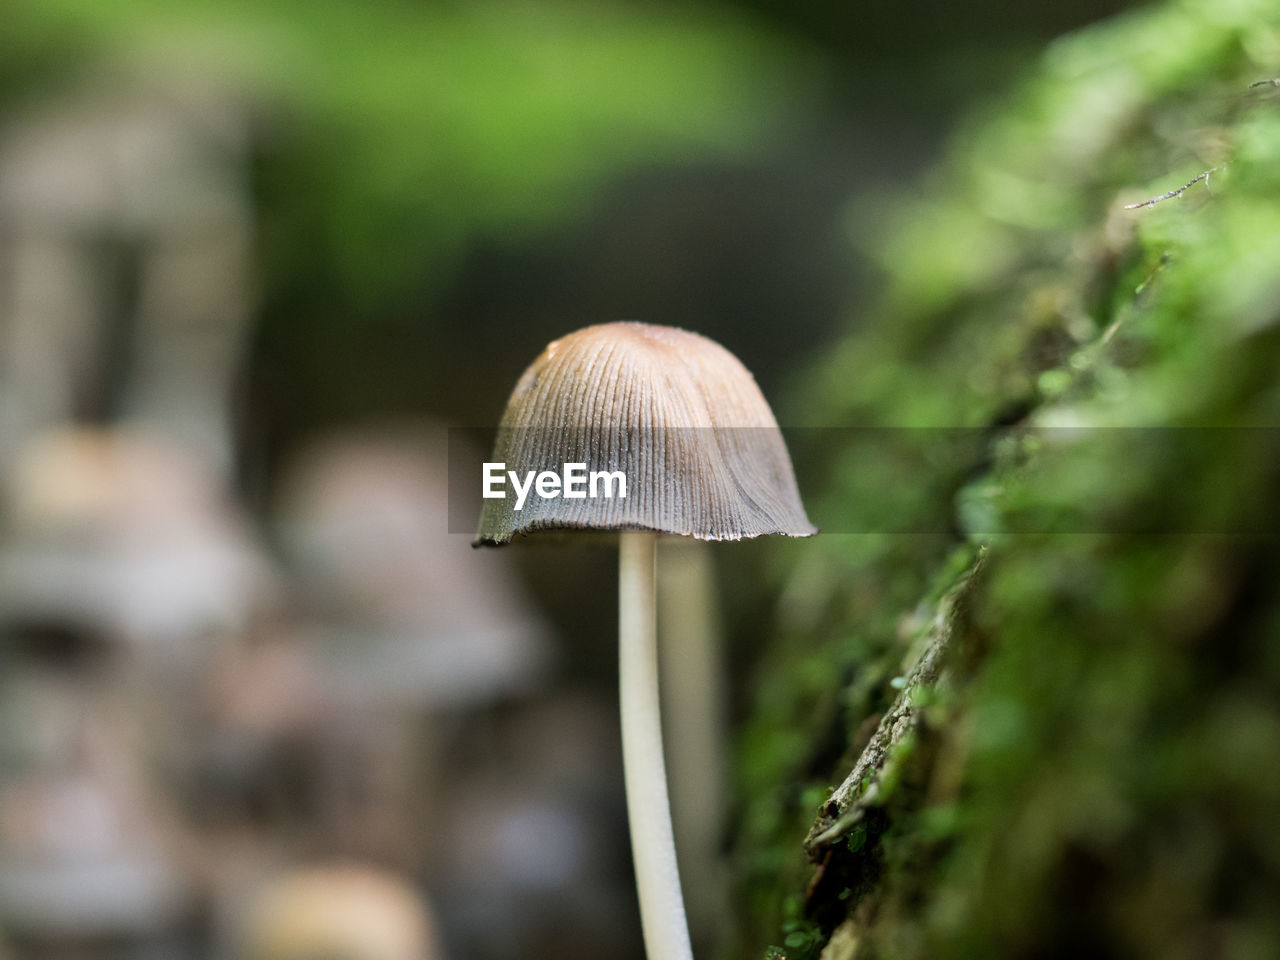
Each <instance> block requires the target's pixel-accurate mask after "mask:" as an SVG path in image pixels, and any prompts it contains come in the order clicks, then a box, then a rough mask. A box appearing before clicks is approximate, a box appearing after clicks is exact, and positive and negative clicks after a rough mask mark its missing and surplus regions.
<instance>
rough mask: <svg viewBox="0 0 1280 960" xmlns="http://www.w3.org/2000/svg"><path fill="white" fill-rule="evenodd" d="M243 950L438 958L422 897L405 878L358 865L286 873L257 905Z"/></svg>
mask: <svg viewBox="0 0 1280 960" xmlns="http://www.w3.org/2000/svg"><path fill="white" fill-rule="evenodd" d="M244 936H245V943H244V944H243V952H242V954H241V955H243V956H245V957H248V958H250V960H308V958H312V957H333V958H335V960H336V958H341V960H436V958H438V957H439V956H440V955H441V954H440V949H439V945H438V943H437V942H436V933H435V923H434V921H433V918H432V915H431V912H430V911H429V909H428V907H427V905H426V903H425V901H424V900H423V899H422V897H421V896H420V895H419V894H418V892H417V891H416V890H415V889H414V888H413V887H411V886H410V885H409V884H408V883H407V882H406V881H404V880H402V879H400V878H399V877H398V876H396V875H394V874H391V873H387V872H385V871H382V870H379V869H376V868H373V867H365V866H358V865H354V864H352V865H334V866H315V867H309V868H305V869H301V870H298V871H296V872H294V873H290V874H286V875H285V876H284V877H282V878H280V879H278V880H276V881H275V882H274V883H272V884H271V885H269V886H268V888H267V889H266V890H264V891H263V892H262V894H261V896H260V898H259V900H258V902H257V904H256V905H255V908H254V909H253V910H252V915H251V916H250V918H249V921H248V929H247V930H246V931H245V935H244Z"/></svg>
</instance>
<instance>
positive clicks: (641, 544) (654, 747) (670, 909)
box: [618, 531, 693, 960]
mask: <svg viewBox="0 0 1280 960" xmlns="http://www.w3.org/2000/svg"><path fill="white" fill-rule="evenodd" d="M657 540H658V538H657V535H656V534H653V533H649V532H647V531H636V532H630V531H628V532H626V533H623V534H621V535H620V537H619V545H618V681H619V700H620V702H621V706H622V766H623V773H624V776H625V779H626V784H627V817H628V820H629V821H630V823H631V854H632V858H633V859H634V860H635V866H636V889H637V891H638V892H639V895H640V923H641V926H642V927H643V929H644V943H645V951H646V953H647V954H648V956H649V957H650V958H652V960H692V958H693V948H692V947H691V946H690V945H689V928H688V925H687V923H686V921H685V915H684V899H683V897H682V896H681V893H680V871H679V868H678V867H677V866H676V845H675V839H674V837H673V834H672V830H671V807H670V804H669V802H668V800H667V774H666V768H665V766H664V764H663V759H662V717H661V714H660V713H659V709H658V645H657V616H656V606H655V601H656V597H657V590H656V587H655V581H656V570H657V562H656V557H657V551H656V546H657Z"/></svg>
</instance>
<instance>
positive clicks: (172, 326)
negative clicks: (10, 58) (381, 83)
mask: <svg viewBox="0 0 1280 960" xmlns="http://www.w3.org/2000/svg"><path fill="white" fill-rule="evenodd" d="M182 62H183V61H182V58H181V56H176V55H175V56H171V57H170V58H169V59H168V60H167V62H166V63H165V64H163V65H161V64H158V63H148V64H146V68H145V69H144V68H143V65H142V64H135V65H134V66H133V67H131V68H130V70H131V73H132V75H133V78H130V77H123V76H118V75H111V76H98V77H93V78H92V79H91V80H88V81H85V82H84V83H83V86H82V87H80V88H74V92H72V93H71V94H64V95H63V96H62V97H60V98H57V99H52V100H47V101H42V102H36V103H35V104H33V105H30V106H28V107H27V109H26V111H25V113H24V114H23V115H22V116H20V117H19V118H17V119H14V120H12V121H11V122H10V123H9V124H8V125H7V127H6V128H5V129H2V130H0V274H3V275H4V277H5V282H4V283H3V284H2V285H0V316H3V317H4V322H3V323H0V467H3V466H4V465H5V464H6V462H8V461H9V459H10V458H11V457H12V456H14V455H15V454H16V452H17V451H18V450H19V449H20V448H21V446H22V445H23V444H24V442H25V441H27V440H28V439H29V438H30V437H31V436H32V435H33V434H35V433H38V432H40V431H42V430H45V429H48V428H50V427H56V426H59V425H62V424H67V423H72V422H85V421H89V422H118V421H125V422H128V423H138V424H145V425H147V426H148V427H150V428H151V429H153V430H155V431H158V432H160V433H161V434H163V435H165V436H167V437H169V438H170V439H171V440H173V441H175V442H177V443H178V444H180V445H181V446H183V447H184V448H185V449H187V450H189V451H190V452H192V453H193V454H194V455H195V456H197V457H198V458H199V459H201V460H202V461H204V462H205V463H206V464H208V466H209V468H210V469H212V470H213V471H214V472H215V474H216V475H218V476H219V477H220V478H223V477H225V476H226V475H227V473H228V470H229V467H230V465H231V455H232V443H231V437H230V430H229V409H230V407H229V400H230V389H231V384H232V379H233V375H234V371H235V367H236V365H237V364H238V363H239V360H240V353H241V348H242V339H243V333H244V330H245V326H246V323H247V321H248V318H249V316H250V312H251V307H252V300H253V294H252V290H253V285H252V283H251V280H250V278H251V271H250V266H249V264H250V256H251V242H252V223H251V214H250V204H249V199H248V194H247V188H246V173H247V150H248V142H249V136H248V126H249V125H248V116H247V110H246V109H245V107H244V106H243V105H242V104H241V103H239V102H238V99H237V97H236V96H234V95H233V94H232V92H231V90H230V89H229V87H228V85H227V84H226V83H225V82H219V81H217V80H215V79H214V78H212V77H210V76H206V75H203V74H201V73H200V72H198V71H196V70H194V69H193V68H191V66H190V61H188V62H187V63H185V64H184V65H183V66H182V67H179V66H177V64H179V63H182ZM143 76H145V77H146V79H145V80H143V79H142V77H143Z"/></svg>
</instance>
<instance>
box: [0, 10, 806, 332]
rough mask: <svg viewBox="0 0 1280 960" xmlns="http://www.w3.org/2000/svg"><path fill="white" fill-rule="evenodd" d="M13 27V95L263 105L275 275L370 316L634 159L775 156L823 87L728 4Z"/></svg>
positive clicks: (47, 22) (94, 18)
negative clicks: (150, 85)
mask: <svg viewBox="0 0 1280 960" xmlns="http://www.w3.org/2000/svg"><path fill="white" fill-rule="evenodd" d="M4 16H5V29H4V30H3V31H0V63H3V65H4V66H3V72H0V84H2V87H0V89H3V90H4V91H5V94H6V99H8V100H9V101H10V103H11V104H12V103H13V102H15V101H18V100H21V99H23V98H29V97H31V96H34V95H44V94H47V93H48V92H49V91H50V89H59V88H61V89H68V88H70V89H74V84H75V83H77V82H78V81H83V80H89V81H91V82H93V83H95V84H96V83H99V82H100V80H101V76H102V75H104V74H105V75H115V74H124V75H126V76H132V77H134V78H137V77H140V76H141V77H145V76H150V77H151V78H152V79H153V80H154V81H155V82H158V83H160V84H163V83H164V82H165V80H166V77H167V75H169V74H172V75H174V76H175V77H177V76H182V75H183V73H184V72H185V73H186V74H188V75H189V74H190V73H193V72H194V73H195V74H196V75H200V74H201V73H203V75H204V76H205V77H207V79H208V80H209V82H210V83H212V84H219V85H223V86H225V87H226V88H228V89H230V90H231V91H233V92H235V93H237V94H239V95H241V96H243V97H244V98H245V100H246V105H247V107H248V108H249V110H250V112H251V113H252V114H253V116H254V117H255V118H256V121H257V125H258V128H259V137H260V140H259V149H260V150H261V151H262V152H263V154H264V167H263V171H262V172H263V174H264V176H263V178H262V179H260V182H259V183H258V184H257V191H258V193H259V198H258V199H259V201H260V203H261V208H260V213H261V215H262V216H263V217H264V220H265V222H264V231H265V234H264V239H265V241H266V250H265V253H266V264H267V269H268V271H280V272H281V273H282V274H283V276H282V275H280V274H277V273H272V274H270V275H269V276H268V280H271V281H276V282H281V281H287V280H288V278H290V277H292V278H293V279H294V280H295V281H296V282H315V283H319V284H320V285H321V286H324V287H325V288H326V289H328V290H329V291H330V292H331V293H336V294H337V295H338V296H340V297H341V298H342V300H343V301H344V302H345V305H347V306H350V307H355V306H361V305H364V306H367V305H368V304H369V302H370V301H371V300H377V299H378V298H380V297H382V298H385V297H388V296H393V295H394V294H395V293H396V291H398V290H402V289H403V287H404V286H405V285H406V284H409V283H411V282H412V283H413V284H415V285H416V284H418V283H420V282H421V280H422V278H423V277H424V276H430V275H434V276H447V275H448V272H449V271H450V270H451V269H453V268H454V267H455V266H456V257H457V256H458V254H459V253H460V251H462V250H463V249H464V248H465V245H466V242H467V240H468V238H470V237H471V236H473V235H475V234H476V233H478V232H481V231H483V230H485V229H495V228H500V231H501V233H502V234H503V235H504V236H507V237H519V236H521V235H522V234H523V232H525V231H528V230H530V229H533V228H539V227H543V228H545V227H546V226H547V225H548V223H549V222H554V221H556V220H560V219H564V218H570V217H572V216H574V215H575V214H577V213H580V212H581V210H582V209H583V207H584V205H586V204H588V203H589V202H590V200H591V199H592V197H593V194H594V191H595V190H596V189H597V188H598V186H599V185H600V183H601V181H602V180H603V179H604V178H605V177H607V176H608V175H610V174H611V173H615V172H616V171H617V170H618V169H619V168H620V167H622V166H625V165H638V164H644V163H656V162H661V161H670V160H672V159H674V158H677V157H681V156H688V155H690V154H698V153H706V152H712V153H720V154H741V153H743V152H746V151H749V150H751V149H752V148H753V147H758V146H759V145H760V143H761V141H762V139H764V138H766V137H767V136H769V135H774V136H776V135H778V134H779V132H780V129H781V128H780V126H779V123H780V121H781V118H782V110H783V108H784V107H786V106H788V105H791V106H795V97H796V94H797V93H798V91H799V90H800V89H801V87H802V79H801V74H802V71H803V65H802V63H801V61H800V59H799V57H798V55H797V53H796V52H795V51H791V50H788V49H787V48H786V47H785V46H784V45H783V44H781V43H780V42H779V41H778V40H777V39H776V38H772V37H770V36H768V35H766V34H763V33H761V32H759V31H757V30H754V29H752V28H751V26H750V24H749V23H748V22H745V21H744V20H743V19H741V18H740V17H733V16H731V15H729V14H726V13H724V12H717V11H716V9H715V8H710V7H708V8H705V9H700V10H692V9H686V10H678V9H673V8H657V9H643V8H636V7H629V6H624V5H619V4H592V5H589V8H588V7H587V5H583V4H577V3H572V2H553V3H539V4H516V3H495V2H479V3H467V4H424V3H417V2H409V0H380V2H374V3H358V2H353V0H281V2H277V3H269V4H262V3H250V2H245V0H230V2H213V0H131V2H125V3H96V2H92V0H11V2H9V3H7V4H6V9H5V15H4ZM179 67H180V68H181V70H179V69H178V68H179Z"/></svg>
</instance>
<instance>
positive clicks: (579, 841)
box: [0, 0, 1124, 960]
mask: <svg viewBox="0 0 1280 960" xmlns="http://www.w3.org/2000/svg"><path fill="white" fill-rule="evenodd" d="M1121 6H1124V4H1122V3H1121V2H1120V0H1087V2H1084V3H1079V4H1074V5H1063V4H1055V3H1051V2H1049V0H1035V2H1030V3H1028V2H1018V3H1015V2H1013V0H972V2H970V3H968V4H964V5H956V4H947V3H940V2H936V0H904V2H902V3H898V4H893V5H869V6H867V7H866V8H865V9H857V10H855V9H847V10H836V9H833V8H831V7H830V6H829V5H827V4H822V3H814V2H802V3H794V2H792V3H783V2H781V0H739V2H736V3H735V2H726V3H721V4H681V3H666V4H658V5H654V4H639V3H623V2H608V3H585V2H582V3H573V2H563V3H539V4H527V3H526V4H515V3H500V2H499V3H491V2H481V3H467V4H462V3H450V2H435V3H427V2H412V0H378V2H363V3H358V2H355V0H307V2H304V0H280V2H276V3H273V4H269V5H268V4H255V3H248V2H243V0H230V2H221V3H214V2H212V0H210V2H201V0H187V2H179V0H139V2H132V3H122V4H103V3H97V2H92V0H8V2H6V3H5V4H4V6H3V8H2V9H0V664H2V666H0V956H2V957H4V958H6V960H17V958H51V960H52V958H57V960H70V958H77V960H78V958H161V957H164V958H168V957H173V958H188V957H191V958H196V957H217V958H222V957H255V958H258V957H260V958H268V957H270V958H294V960H304V958H315V957H318V956H325V957H329V958H350V960H355V958H362V957H368V958H386V960H410V958H423V957H452V958H477V960H487V958H510V957H521V958H539V957H547V958H550V957H555V958H558V960H576V958H599V957H616V958H623V960H625V958H629V957H639V956H640V955H641V949H640V945H639V924H638V916H637V912H636V906H635V902H634V895H633V893H632V887H631V874H630V869H631V868H630V862H629V853H628V844H627V836H626V821H625V809H624V806H623V800H622V788H621V762H620V753H619V746H618V731H617V722H616V720H615V717H614V713H615V706H616V704H615V701H616V694H615V691H614V683H615V677H614V670H615V652H614V648H613V637H614V626H613V619H612V618H613V610H614V608H613V589H614V588H613V573H612V555H611V554H610V553H609V552H608V551H606V550H593V549H591V548H570V547H556V548H554V549H552V548H533V549H528V550H509V551H484V552H476V551H472V550H471V548H470V546H469V543H468V538H467V537H464V536H458V535H453V536H451V535H449V534H447V533H446V516H447V510H446V491H447V483H446V476H445V472H446V464H447V445H448V441H447V438H448V437H449V436H450V432H449V431H448V427H450V426H470V427H485V426H490V425H492V424H493V423H494V422H495V421H496V419H497V417H498V416H499V414H500V412H501V410H502V407H503V404H504V403H505V399H506V395H507V392H508V390H509V389H510V387H511V385H512V384H513V383H514V382H515V380H516V378H517V376H518V375H519V373H520V371H521V370H522V369H523V368H524V366H525V365H526V364H527V363H528V362H529V361H530V360H531V359H532V358H533V357H534V356H535V355H536V354H537V352H538V351H539V350H540V349H541V348H542V346H543V345H545V343H547V342H548V341H549V340H551V339H554V338H555V337H556V336H559V335H560V334H563V333H565V332H567V331H569V330H572V329H575V328H577V327H580V326H584V325H586V324H589V323H594V322H600V321H608V320H615V319H637V320H644V321H649V322H655V323H666V324H674V325H679V326H684V327H688V328H690V329H694V330H697V331H699V332H702V333H705V334H707V335H709V336H711V337H713V338H715V339H717V340H719V341H721V342H722V343H724V344H725V345H726V346H727V347H729V348H730V349H731V350H732V351H734V352H735V353H736V354H737V355H738V356H739V357H740V358H741V359H742V360H743V361H744V363H746V365H747V366H748V367H749V368H750V369H752V370H753V371H754V372H755V374H756V376H757V378H758V380H759V381H760V383H761V385H762V387H763V388H764V390H765V393H766V395H767V396H769V397H770V398H771V399H775V400H776V410H777V412H778V415H779V419H780V420H781V421H782V422H783V423H784V424H788V423H792V424H795V423H798V422H799V421H800V420H801V418H800V417H799V415H798V414H797V413H793V412H791V411H789V410H788V407H787V397H788V395H789V394H790V392H791V391H792V389H793V387H794V385H795V383H796V380H797V378H799V377H801V376H802V375H803V374H802V372H803V370H804V368H805V364H806V361H808V360H809V359H811V358H813V357H816V356H818V355H820V354H821V353H822V352H823V350H824V345H825V344H826V343H827V341H828V339H829V338H830V337H832V336H834V334H835V333H836V332H837V331H838V330H840V329H841V328H842V322H843V315H844V312H845V308H846V307H847V306H848V305H849V304H852V303H854V302H856V301H858V300H863V299H866V298H867V297H868V296H869V294H870V287H871V286H872V285H873V283H874V280H873V278H871V277H870V275H869V274H870V271H869V270H866V269H865V268H864V267H863V265H862V262H861V261H860V259H859V255H858V253H857V251H856V249H855V246H854V244H853V242H852V239H851V238H852V236H853V235H854V233H855V232H856V233H862V232H865V231H866V229H867V226H868V221H870V220H874V218H875V217H876V216H877V212H878V211H879V210H881V209H883V208H884V204H883V202H882V200H883V198H884V197H885V196H886V195H889V194H892V193H895V192H900V191H904V190H908V189H909V188H910V183H911V180H912V178H913V177H914V176H915V175H916V174H917V173H918V172H919V171H921V170H922V169H924V168H925V167H927V166H928V165H929V163H930V162H931V160H932V159H933V157H934V155H935V151H936V150H937V148H938V145H939V144H940V142H941V140H942V138H943V137H944V135H945V134H946V132H947V129H948V126H949V124H950V122H951V121H952V119H953V118H954V117H955V116H956V115H957V113H958V112H959V110H960V108H961V107H965V106H969V105H971V104H973V103H975V102H978V101H981V100H982V99H983V98H984V97H986V96H988V95H990V94H991V93H992V92H994V91H998V90H999V89H1001V88H1002V87H1004V86H1005V85H1007V84H1008V83H1010V82H1011V81H1012V79H1013V78H1015V77H1016V76H1017V74H1018V72H1019V70H1020V69H1021V68H1022V67H1023V66H1024V65H1025V64H1026V63H1027V62H1028V61H1029V60H1030V59H1031V58H1032V57H1033V56H1034V55H1035V54H1036V53H1037V52H1038V51H1039V50H1040V49H1041V48H1042V46H1043V44H1044V42H1045V41H1046V40H1047V39H1048V38H1050V37H1052V36H1054V35H1055V34H1057V33H1060V32H1062V31H1064V30H1066V29H1069V28H1071V27H1075V26H1078V25H1081V24H1083V23H1087V22H1089V21H1091V20H1094V19H1096V18H1099V17H1102V16H1104V15H1106V14H1108V13H1111V12H1114V11H1115V10H1117V9H1119V8H1120V7H1121ZM855 211H856V213H855ZM452 435H453V436H454V437H455V442H459V441H458V439H457V438H458V437H459V436H460V435H459V434H457V433H454V434H452ZM800 480H801V485H802V487H803V486H804V477H803V476H802V477H801V478H800ZM795 549H796V546H795V545H794V544H778V543H752V544H743V545H739V546H736V547H733V548H730V549H727V550H722V551H718V552H717V554H716V556H715V561H716V564H717V567H716V569H715V570H714V571H713V570H711V569H710V567H709V565H708V559H707V557H705V556H703V555H702V554H701V553H700V552H698V551H696V550H695V551H679V552H678V553H677V552H674V551H673V554H672V557H671V564H670V565H671V567H672V569H674V570H676V571H677V575H676V576H675V577H674V578H673V582H674V583H676V584H681V583H683V584H686V585H687V584H695V585H696V584H697V583H700V582H709V581H714V587H715V588H717V592H718V596H719V597H720V609H719V611H715V610H706V609H703V608H701V607H698V601H697V599H696V598H694V599H693V600H682V599H681V598H680V597H679V596H676V594H678V592H679V588H678V586H675V587H672V588H671V591H670V593H671V594H672V596H673V600H672V605H673V606H675V607H677V611H676V613H675V614H669V616H670V617H671V623H672V624H673V625H672V626H671V628H670V632H672V633H675V632H678V630H679V626H678V625H679V624H684V625H685V627H686V629H692V630H693V632H694V633H701V634H707V633H714V632H718V633H720V634H723V635H725V636H727V637H728V638H729V640H730V641H731V642H730V643H729V644H728V648H729V649H731V651H732V656H727V655H724V654H723V653H719V652H717V651H714V650H713V651H712V652H711V653H709V654H707V657H708V658H709V662H710V663H711V669H712V670H713V675H714V676H715V677H716V678H717V679H716V683H717V684H719V686H718V687H716V688H715V689H714V690H711V691H710V692H707V691H704V693H703V694H702V695H701V696H700V695H699V694H698V693H697V692H696V691H695V692H694V693H693V694H691V695H689V696H691V697H692V699H693V700H695V701H697V702H698V704H699V705H700V706H701V708H702V709H703V711H704V712H703V714H702V715H701V718H700V719H698V720H696V722H697V723H699V724H701V726H700V727H699V729H702V730H704V732H708V736H706V737H704V738H701V739H704V740H705V741H706V742H707V744H709V746H706V749H707V750H709V751H711V759H710V760H707V759H706V758H705V757H703V758H702V759H700V760H695V761H694V762H693V763H692V764H691V765H690V766H689V767H688V768H689V769H691V770H692V771H694V773H691V774H689V775H687V776H685V777H683V778H677V779H678V780H679V782H680V783H682V784H684V786H679V785H677V786H676V787H675V788H674V789H675V790H676V793H677V796H676V798H675V799H676V803H677V814H678V816H679V817H680V818H681V822H680V824H679V825H678V829H679V830H681V831H683V835H684V840H683V841H682V852H683V851H689V852H688V854H687V856H688V857H689V862H687V863H683V864H682V869H684V870H685V872H686V879H687V880H689V879H690V878H692V880H691V881H690V882H689V884H688V886H689V890H688V893H687V896H688V898H689V901H690V912H691V916H692V920H693V923H694V935H695V938H696V941H697V943H698V946H699V949H700V955H708V956H710V955H738V954H737V953H733V952H732V951H731V950H729V948H727V947H725V946H724V944H725V941H724V940H723V936H722V934H723V927H724V925H725V923H726V918H727V917H729V916H731V915H732V911H733V909H734V907H733V906H732V901H731V898H730V892H729V891H730V890H731V886H732V884H731V877H728V876H726V873H725V869H724V866H723V864H722V863H720V862H719V859H718V855H719V851H721V850H722V848H723V845H724V834H725V832H726V831H727V830H728V829H730V827H729V826H728V825H729V824H730V823H731V821H732V815H733V810H732V806H733V801H732V798H730V797H729V796H727V795H726V792H725V788H724V777H725V770H724V761H723V759H720V758H721V757H722V756H723V748H722V747H719V748H718V747H717V746H716V745H717V743H718V742H719V741H718V739H717V737H718V735H716V734H715V732H714V731H715V730H716V729H717V728H718V725H723V727H724V728H726V729H728V730H730V731H731V730H732V729H733V720H734V717H735V709H736V705H737V703H738V699H739V698H738V692H739V690H740V687H741V685H742V684H743V682H744V678H746V677H748V676H749V675H750V670H751V664H752V659H751V658H752V651H753V649H755V646H756V644H757V641H758V640H759V638H760V636H761V634H762V633H764V632H767V630H768V624H769V617H770V611H771V610H772V608H773V605H774V603H775V602H776V598H775V597H771V596H769V595H768V594H767V592H763V593H762V592H761V591H760V590H759V589H752V588H751V586H750V585H749V583H750V580H751V577H752V571H754V570H756V569H758V568H759V567H760V566H761V565H762V564H764V563H778V562H781V563H785V562H787V557H788V556H789V555H792V554H793V553H794V551H795ZM681 603H688V604H692V606H691V607H684V608H682V609H684V611H685V612H684V614H681V613H680V612H679V611H680V609H681V608H679V604H681ZM690 611H692V612H690ZM690 624H692V627H690ZM717 664H718V666H717ZM677 695H678V694H677ZM708 704H710V706H708ZM677 709H678V708H677ZM699 739H700V738H698V737H691V738H690V740H691V741H693V740H699ZM717 750H720V751H721V753H717V752H716V751H717ZM677 762H682V763H686V764H688V763H689V761H688V759H687V758H680V760H679V761H677V759H676V758H672V760H671V763H672V765H673V766H675V765H676V763H677ZM698 774H701V775H702V777H703V778H704V779H703V780H702V781H695V780H693V779H692V778H693V777H694V776H696V775H698ZM708 798H710V800H711V801H712V802H710V803H709V804H708V803H707V802H706V801H707V800H708ZM698 799H701V800H702V801H704V802H703V804H702V806H699V804H698V803H697V802H696V801H697V800H698ZM753 948H755V954H754V955H758V953H759V949H758V945H753ZM748 955H751V954H748Z"/></svg>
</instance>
